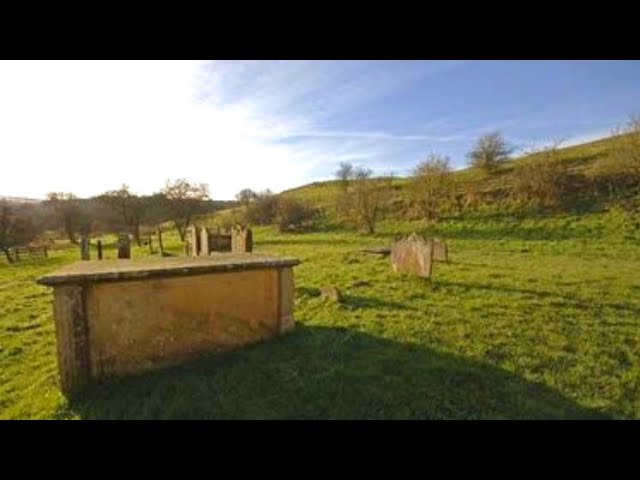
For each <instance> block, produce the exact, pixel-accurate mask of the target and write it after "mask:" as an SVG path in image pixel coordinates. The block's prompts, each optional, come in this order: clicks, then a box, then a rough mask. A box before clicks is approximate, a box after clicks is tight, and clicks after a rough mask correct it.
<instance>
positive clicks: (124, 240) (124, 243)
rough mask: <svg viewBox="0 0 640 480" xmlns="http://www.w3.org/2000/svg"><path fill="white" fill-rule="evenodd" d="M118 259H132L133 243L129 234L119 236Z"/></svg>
mask: <svg viewBox="0 0 640 480" xmlns="http://www.w3.org/2000/svg"><path fill="white" fill-rule="evenodd" d="M118 258H131V242H130V241H129V234H128V233H121V234H120V235H119V236H118Z"/></svg>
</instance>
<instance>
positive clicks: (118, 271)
mask: <svg viewBox="0 0 640 480" xmlns="http://www.w3.org/2000/svg"><path fill="white" fill-rule="evenodd" d="M299 263H300V260H298V259H297V258H294V257H277V256H273V255H263V254H257V253H252V254H248V253H245V254H230V253H214V254H211V256H209V257H201V258H200V257H199V258H189V257H173V258H162V259H160V258H152V257H150V258H139V259H134V260H131V261H127V262H122V261H120V260H103V261H101V262H98V261H95V260H94V261H88V262H82V261H80V262H75V263H72V264H70V265H67V266H65V267H63V268H60V269H58V270H56V271H54V272H53V273H50V274H48V275H44V276H42V277H40V278H39V279H38V280H37V282H38V283H40V284H42V285H59V284H64V283H80V282H96V281H109V280H138V279H144V278H152V277H165V276H183V275H195V274H201V273H212V272H229V271H234V270H251V269H260V268H277V267H292V266H295V265H298V264H299Z"/></svg>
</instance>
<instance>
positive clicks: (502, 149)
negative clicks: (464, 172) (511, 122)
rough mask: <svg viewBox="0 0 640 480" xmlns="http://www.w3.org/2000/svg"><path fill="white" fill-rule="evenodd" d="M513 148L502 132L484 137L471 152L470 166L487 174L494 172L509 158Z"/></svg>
mask: <svg viewBox="0 0 640 480" xmlns="http://www.w3.org/2000/svg"><path fill="white" fill-rule="evenodd" d="M512 152H513V147H512V146H510V145H509V144H508V143H507V141H506V140H505V139H504V138H503V137H502V135H501V134H500V132H493V133H488V134H486V135H483V136H482V137H480V138H479V139H478V141H477V142H476V144H475V145H474V147H473V149H472V150H471V152H469V160H470V164H471V165H472V166H474V167H478V168H481V169H483V170H485V171H486V172H492V171H494V170H495V168H496V167H497V166H498V165H499V164H500V163H502V162H503V161H505V160H507V159H508V158H509V155H511V153H512Z"/></svg>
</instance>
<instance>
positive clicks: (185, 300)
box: [87, 269, 279, 378]
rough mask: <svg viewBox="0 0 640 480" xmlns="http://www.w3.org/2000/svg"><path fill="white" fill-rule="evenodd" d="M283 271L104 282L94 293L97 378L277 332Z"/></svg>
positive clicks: (92, 313) (92, 312)
mask: <svg viewBox="0 0 640 480" xmlns="http://www.w3.org/2000/svg"><path fill="white" fill-rule="evenodd" d="M276 274H277V271H276V270H275V269H262V270H245V271H240V272H226V273H216V274H207V275H194V276H189V277H172V278H158V279H148V280H135V281H126V282H113V283H100V284H96V285H94V286H93V288H92V289H91V290H90V294H89V295H88V299H87V302H88V310H89V315H88V316H89V324H90V329H91V337H90V338H91V349H92V355H91V372H92V376H93V377H94V378H100V377H105V376H111V375H119V374H122V373H136V372H142V371H147V370H152V369H154V368H157V367H160V366H163V365H170V364H174V363H178V362H180V361H182V360H184V359H186V358H189V357H191V356H193V355H195V354H198V353H204V352H208V351H216V350H226V349H230V348H233V347H237V346H241V345H245V344H248V343H252V342H255V341H259V340H263V339H266V338H269V337H272V336H273V335H274V334H275V332H277V330H278V325H279V318H278V310H279V309H278V300H279V299H278V292H279V285H278V284H277V278H278V277H277V275H276Z"/></svg>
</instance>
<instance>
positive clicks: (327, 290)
mask: <svg viewBox="0 0 640 480" xmlns="http://www.w3.org/2000/svg"><path fill="white" fill-rule="evenodd" d="M320 296H321V297H322V298H328V299H329V300H331V301H333V302H338V303H339V302H341V301H342V294H341V293H340V290H338V287H336V286H334V285H326V286H324V287H320Z"/></svg>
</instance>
